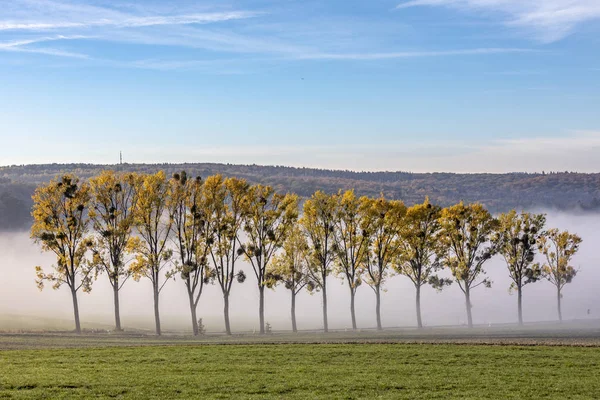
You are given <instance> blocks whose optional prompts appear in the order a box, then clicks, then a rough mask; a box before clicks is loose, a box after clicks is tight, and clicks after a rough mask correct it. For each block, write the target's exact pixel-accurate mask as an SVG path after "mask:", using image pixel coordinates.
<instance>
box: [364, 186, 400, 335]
mask: <svg viewBox="0 0 600 400" xmlns="http://www.w3.org/2000/svg"><path fill="white" fill-rule="evenodd" d="M363 202H364V203H365V204H364V205H363V207H364V209H365V216H364V218H363V227H362V229H363V231H364V235H365V236H368V237H369V244H370V246H369V257H368V262H367V264H366V270H365V282H366V283H367V284H368V285H369V286H370V287H371V289H373V292H375V300H376V303H375V317H376V319H377V330H382V329H383V326H382V323H381V291H382V289H383V285H384V283H385V281H386V279H387V278H388V277H389V270H390V267H392V265H393V263H394V262H395V260H396V258H397V256H398V252H399V251H400V246H401V240H400V233H401V231H402V228H403V226H404V217H405V215H406V206H405V205H404V203H403V202H401V201H398V200H387V199H386V198H385V197H384V196H383V195H381V196H380V197H379V198H377V199H368V198H364V200H363Z"/></svg>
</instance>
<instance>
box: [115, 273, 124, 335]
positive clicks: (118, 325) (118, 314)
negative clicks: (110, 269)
mask: <svg viewBox="0 0 600 400" xmlns="http://www.w3.org/2000/svg"><path fill="white" fill-rule="evenodd" d="M113 298H114V303H115V331H117V332H120V331H122V330H123V329H122V328H121V311H120V308H119V283H118V282H115V284H114V285H113Z"/></svg>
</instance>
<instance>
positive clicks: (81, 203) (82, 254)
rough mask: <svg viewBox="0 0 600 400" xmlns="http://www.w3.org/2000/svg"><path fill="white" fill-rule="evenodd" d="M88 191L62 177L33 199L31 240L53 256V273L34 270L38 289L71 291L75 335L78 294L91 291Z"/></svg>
mask: <svg viewBox="0 0 600 400" xmlns="http://www.w3.org/2000/svg"><path fill="white" fill-rule="evenodd" d="M89 203H90V188H89V185H88V184H86V183H80V182H79V179H78V178H77V177H76V176H74V175H65V176H63V177H62V178H60V179H55V180H52V181H51V182H50V183H48V184H46V185H42V186H40V187H38V188H37V189H36V191H35V194H34V195H33V212H32V215H33V225H32V227H31V238H32V239H33V240H34V241H35V242H36V243H38V244H40V245H41V247H42V250H43V251H48V252H52V253H54V254H55V255H56V265H54V266H53V267H52V268H53V272H50V273H45V272H44V269H43V268H42V267H40V266H38V267H36V268H35V269H36V275H37V280H36V283H37V285H38V288H39V289H40V290H42V289H43V288H44V282H45V281H48V282H51V283H52V288H53V289H58V288H60V287H61V286H62V285H63V284H66V285H67V286H68V287H69V289H70V290H71V297H72V299H73V314H74V317H75V331H76V332H77V333H81V323H80V320H79V304H78V301H77V292H78V291H79V289H82V290H83V291H84V292H90V291H91V290H92V282H93V279H94V274H93V272H94V268H93V266H92V264H91V263H90V262H88V261H89V260H87V259H86V254H87V252H88V249H89V247H90V246H91V240H90V238H89V237H88V225H89V217H88V207H89Z"/></svg>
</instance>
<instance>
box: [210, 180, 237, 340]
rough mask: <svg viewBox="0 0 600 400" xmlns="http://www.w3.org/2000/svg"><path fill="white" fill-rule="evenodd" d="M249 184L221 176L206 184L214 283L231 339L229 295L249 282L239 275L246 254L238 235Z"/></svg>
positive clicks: (226, 329) (226, 328) (226, 330)
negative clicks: (236, 284)
mask: <svg viewBox="0 0 600 400" xmlns="http://www.w3.org/2000/svg"><path fill="white" fill-rule="evenodd" d="M247 192H248V183H247V182H246V181H245V180H243V179H237V178H227V179H223V177H222V176H221V175H215V176H209V177H208V178H206V180H205V182H204V196H205V197H206V202H205V211H204V214H205V216H206V222H205V223H206V224H207V226H206V229H207V231H208V232H209V237H208V238H207V244H208V247H209V253H210V258H211V260H212V264H213V270H214V272H213V275H214V279H215V280H216V281H217V283H218V284H219V287H220V288H221V292H222V293H223V317H224V319H225V332H226V333H227V334H228V335H231V325H230V323H229V295H230V294H231V288H232V285H233V282H234V281H235V280H237V281H238V282H239V283H242V282H244V281H245V280H246V275H245V274H244V272H243V271H241V270H240V271H237V273H236V261H237V260H238V258H239V257H240V256H241V255H242V254H244V251H243V250H242V249H240V248H239V246H238V241H239V239H238V235H239V233H240V229H241V227H242V223H243V216H244V212H245V210H246V205H245V202H246V201H247Z"/></svg>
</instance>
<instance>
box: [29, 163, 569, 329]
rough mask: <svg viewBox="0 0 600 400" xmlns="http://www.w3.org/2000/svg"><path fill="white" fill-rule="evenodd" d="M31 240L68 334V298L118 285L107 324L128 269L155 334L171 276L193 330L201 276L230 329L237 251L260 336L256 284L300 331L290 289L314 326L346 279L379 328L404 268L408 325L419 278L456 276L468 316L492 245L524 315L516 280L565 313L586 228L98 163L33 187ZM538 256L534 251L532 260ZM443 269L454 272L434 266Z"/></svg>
mask: <svg viewBox="0 0 600 400" xmlns="http://www.w3.org/2000/svg"><path fill="white" fill-rule="evenodd" d="M33 201H34V207H33V213H32V214H33V217H34V224H33V226H32V229H31V237H32V238H33V239H34V240H35V241H36V242H37V243H39V244H41V246H42V249H43V250H45V251H50V252H53V253H54V254H55V255H56V257H57V262H56V265H54V266H53V269H52V271H51V272H49V273H46V272H45V271H46V270H45V269H44V268H42V267H36V272H37V285H38V287H39V288H40V289H42V288H43V287H44V284H45V282H50V283H52V284H53V287H54V288H55V289H58V288H59V287H61V286H62V285H63V284H66V285H67V286H68V287H69V289H70V291H71V294H72V300H73V309H74V316H75V325H76V331H77V332H80V330H81V328H80V322H79V311H78V301H77V294H78V292H79V291H80V290H82V291H84V292H89V291H90V290H91V288H92V284H93V282H94V281H95V280H96V279H98V277H99V275H101V274H105V275H106V276H107V278H108V280H109V282H110V284H111V286H112V288H113V294H114V308H115V325H116V329H117V330H120V329H121V321H120V315H119V291H120V290H121V288H122V287H123V285H124V284H125V283H126V282H127V281H128V280H129V279H130V278H133V279H135V280H140V279H143V278H145V279H148V280H149V281H150V282H151V283H152V288H153V304H154V315H155V323H156V333H157V334H158V335H160V334H161V325H160V313H159V300H160V293H161V291H162V289H163V288H164V286H165V284H166V282H167V281H168V280H169V279H171V278H175V277H176V276H179V277H180V278H181V280H182V281H183V283H184V285H185V289H186V292H187V294H188V298H189V306H190V313H191V318H192V327H193V332H194V334H195V335H197V334H198V333H199V327H198V322H197V321H198V318H197V316H196V309H197V307H198V304H199V302H200V299H201V295H202V292H203V289H204V287H205V285H208V284H216V285H218V286H219V287H220V289H221V291H222V294H223V303H224V310H223V312H224V322H225V330H226V332H227V333H228V334H231V327H230V322H229V297H230V294H231V290H232V287H233V286H234V284H235V283H236V282H237V283H242V282H244V281H245V279H246V275H245V273H244V271H243V270H242V269H240V268H239V265H238V264H239V261H240V259H242V260H245V261H246V262H247V263H248V264H250V266H251V267H252V271H253V273H254V276H255V278H256V279H255V282H256V284H257V286H258V290H259V294H260V297H259V323H260V332H261V333H264V332H265V320H264V311H265V303H264V292H265V289H267V288H273V287H275V286H276V285H279V284H282V285H284V286H285V287H286V289H289V290H290V292H291V300H292V307H291V317H292V328H293V330H294V331H296V319H295V304H296V295H297V294H298V293H300V291H302V290H304V289H307V290H309V291H310V292H314V291H319V292H321V294H322V298H323V301H322V304H323V326H324V330H325V331H327V330H328V323H327V322H328V320H327V279H328V278H329V277H330V276H342V277H343V278H344V280H345V281H346V283H347V285H348V289H349V291H350V313H351V318H352V327H353V328H354V329H356V327H357V324H356V317H355V312H354V299H355V295H356V291H357V290H358V288H359V287H361V286H362V285H367V286H369V287H370V288H371V289H372V290H373V292H374V294H375V297H376V310H375V314H376V320H377V328H378V329H382V323H381V312H380V304H381V294H382V291H383V290H384V286H385V283H386V280H387V279H389V277H391V276H392V275H394V274H399V275H404V276H406V277H408V278H409V279H410V280H411V281H412V282H413V284H414V286H415V289H416V314H417V323H418V326H419V327H422V320H421V306H420V300H421V288H422V287H423V286H425V285H431V286H433V287H434V288H436V289H438V290H442V289H443V288H444V287H445V286H448V285H450V284H452V283H453V282H454V283H456V284H457V286H458V287H459V288H460V289H461V291H462V292H463V293H464V295H465V304H466V312H467V318H468V324H469V326H472V324H473V322H472V316H471V293H472V291H473V290H474V289H475V288H477V287H479V286H487V287H489V286H490V285H491V282H490V281H489V280H488V279H487V278H486V274H485V270H484V266H485V264H486V262H487V261H488V260H490V259H491V258H492V257H493V256H494V255H499V256H501V257H503V258H504V260H505V262H506V265H507V268H508V272H509V275H510V277H511V279H512V281H513V283H512V286H511V289H514V290H515V291H517V293H518V316H519V324H522V323H523V317H522V295H523V288H524V287H525V286H526V285H528V284H530V283H533V282H536V281H538V280H540V279H542V278H545V279H547V280H549V281H550V282H552V283H553V284H554V285H555V286H556V288H557V306H558V315H559V319H562V315H561V297H562V293H561V292H562V289H563V287H564V286H565V285H566V284H567V283H569V282H571V280H572V279H573V278H574V276H575V274H576V272H577V271H576V270H575V268H573V267H572V266H571V265H570V261H571V259H572V257H573V256H574V254H575V253H576V252H577V250H578V246H579V244H580V243H581V238H579V237H578V236H577V235H573V234H570V233H569V232H566V231H565V232H560V231H558V230H557V229H546V228H545V223H546V219H545V216H544V215H536V214H529V213H520V214H519V213H517V212H515V211H511V212H509V213H506V214H502V215H500V216H499V217H497V218H495V217H493V216H492V215H491V214H490V213H489V212H488V211H487V210H486V209H485V208H484V207H483V206H482V205H480V204H463V203H459V204H456V205H454V206H451V207H448V208H443V209H442V208H441V207H438V206H436V205H434V204H431V203H430V202H429V200H427V199H426V200H425V202H424V203H423V204H417V205H414V206H412V207H406V206H405V205H404V203H403V202H401V201H397V200H388V199H386V198H384V197H383V196H381V197H379V198H370V197H360V198H359V197H357V196H355V194H354V192H353V191H352V190H350V191H347V192H341V191H340V192H339V193H337V194H332V195H330V194H326V193H324V192H320V191H317V192H316V193H314V194H313V195H312V196H311V197H310V198H309V199H307V200H306V201H305V202H304V203H303V207H302V208H303V210H302V211H303V212H302V214H301V215H300V213H299V198H298V196H297V195H294V194H280V193H277V192H276V191H275V190H274V189H273V188H272V187H269V186H262V185H249V184H248V183H247V182H246V181H245V180H243V179H237V178H227V179H225V178H223V177H222V176H220V175H214V176H210V177H208V178H207V179H206V180H202V179H201V178H200V177H197V178H190V177H188V175H187V174H186V173H185V172H181V173H177V174H174V175H173V176H172V177H171V178H167V176H166V174H165V173H164V172H158V173H156V174H136V173H123V172H121V173H119V172H113V171H104V172H102V173H101V174H99V175H98V176H95V177H92V178H91V179H89V180H88V181H85V182H83V181H80V180H79V179H78V178H77V177H75V176H73V175H66V176H63V177H62V178H60V179H56V180H53V181H51V182H50V183H48V184H45V185H42V186H40V187H39V188H38V189H37V190H36V192H35V195H34V196H33ZM537 253H540V254H541V256H542V257H541V258H542V259H543V261H541V262H536V254H537ZM442 269H448V270H449V271H450V272H451V276H452V278H450V279H447V278H442V277H440V276H439V275H438V273H439V272H440V271H441V270H442Z"/></svg>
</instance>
